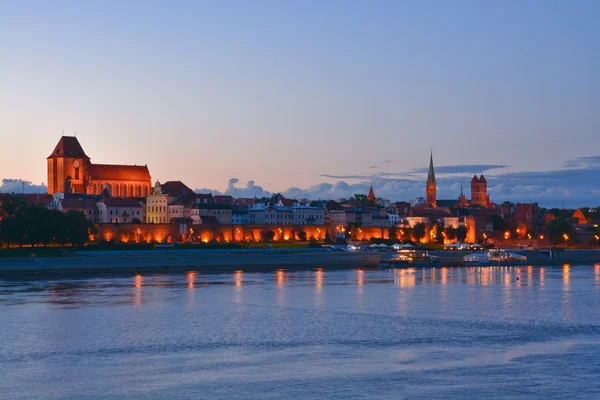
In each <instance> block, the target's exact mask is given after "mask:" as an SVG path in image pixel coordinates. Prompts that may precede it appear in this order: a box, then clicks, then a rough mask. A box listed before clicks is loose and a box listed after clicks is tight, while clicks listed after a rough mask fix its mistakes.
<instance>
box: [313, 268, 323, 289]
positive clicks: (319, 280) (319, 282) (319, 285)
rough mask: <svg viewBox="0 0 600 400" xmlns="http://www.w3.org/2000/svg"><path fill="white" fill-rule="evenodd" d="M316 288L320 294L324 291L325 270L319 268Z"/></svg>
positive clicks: (316, 273)
mask: <svg viewBox="0 0 600 400" xmlns="http://www.w3.org/2000/svg"><path fill="white" fill-rule="evenodd" d="M315 286H316V287H317V291H318V292H320V291H321V290H322V289H323V268H317V270H316V271H315Z"/></svg>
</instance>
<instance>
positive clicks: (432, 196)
mask: <svg viewBox="0 0 600 400" xmlns="http://www.w3.org/2000/svg"><path fill="white" fill-rule="evenodd" d="M436 192H437V185H436V182H435V171H434V170H433V150H432V151H431V155H430V157H429V173H428V174H427V187H426V193H427V204H429V205H430V206H431V207H437V197H436Z"/></svg>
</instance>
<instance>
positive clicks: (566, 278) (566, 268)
mask: <svg viewBox="0 0 600 400" xmlns="http://www.w3.org/2000/svg"><path fill="white" fill-rule="evenodd" d="M570 273H571V266H570V265H569V264H565V265H563V287H564V289H565V290H567V289H568V288H569V280H570Z"/></svg>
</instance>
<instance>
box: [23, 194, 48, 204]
mask: <svg viewBox="0 0 600 400" xmlns="http://www.w3.org/2000/svg"><path fill="white" fill-rule="evenodd" d="M25 200H27V201H28V202H30V203H32V204H52V202H53V201H54V197H53V196H52V195H51V194H45V193H44V194H41V193H27V194H25Z"/></svg>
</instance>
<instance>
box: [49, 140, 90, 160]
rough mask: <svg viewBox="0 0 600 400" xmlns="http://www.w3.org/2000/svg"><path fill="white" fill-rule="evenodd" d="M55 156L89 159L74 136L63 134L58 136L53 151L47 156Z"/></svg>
mask: <svg viewBox="0 0 600 400" xmlns="http://www.w3.org/2000/svg"><path fill="white" fill-rule="evenodd" d="M57 157H73V158H85V159H88V160H89V159H90V158H89V157H88V156H87V155H86V154H85V152H84V151H83V148H82V147H81V145H80V144H79V140H77V138H76V137H75V136H63V137H61V138H60V140H59V141H58V144H57V145H56V147H55V148H54V151H53V152H52V154H50V155H49V156H48V158H57Z"/></svg>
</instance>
